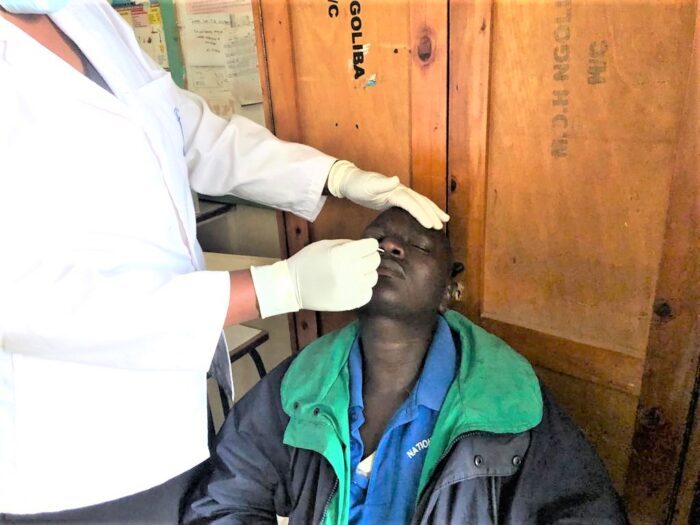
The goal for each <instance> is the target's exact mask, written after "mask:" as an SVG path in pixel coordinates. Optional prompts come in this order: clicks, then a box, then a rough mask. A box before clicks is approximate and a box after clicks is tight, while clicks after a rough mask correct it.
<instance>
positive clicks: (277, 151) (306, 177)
mask: <svg viewBox="0 0 700 525" xmlns="http://www.w3.org/2000/svg"><path fill="white" fill-rule="evenodd" d="M173 89H175V90H176V91H175V92H176V100H177V104H178V107H179V110H180V114H181V122H182V127H183V135H184V139H185V152H186V161H187V166H188V168H189V173H190V185H191V186H192V188H193V189H194V190H195V191H197V192H199V193H203V194H205V195H225V194H231V195H235V196H236V197H240V198H242V199H246V200H249V201H253V202H257V203H260V204H264V205H266V206H271V207H273V208H277V209H280V210H284V211H289V212H292V213H294V214H296V215H298V216H300V217H302V218H304V219H307V220H314V219H315V218H316V216H317V215H318V213H319V212H320V210H321V208H322V207H323V203H324V201H325V197H322V196H321V193H322V191H323V188H324V186H325V183H326V179H327V177H328V172H329V171H330V168H331V166H332V165H333V163H334V162H335V161H336V159H335V158H333V157H330V156H328V155H325V154H323V153H321V152H320V151H318V150H316V149H314V148H311V147H309V146H305V145H302V144H295V143H291V142H285V141H282V140H279V139H278V138H277V137H275V136H274V135H273V134H272V133H270V132H269V131H268V130H267V129H266V128H264V127H263V126H260V125H258V124H256V123H255V122H253V121H251V120H249V119H247V118H245V117H242V116H240V115H234V116H233V117H232V118H231V120H229V121H227V120H225V119H223V118H221V117H219V116H217V115H215V114H214V113H212V111H211V110H210V109H209V107H208V106H207V104H206V102H205V101H204V99H202V98H201V97H199V96H198V95H196V94H194V93H190V92H188V91H185V90H182V89H180V88H178V87H177V86H175V84H174V83H173Z"/></svg>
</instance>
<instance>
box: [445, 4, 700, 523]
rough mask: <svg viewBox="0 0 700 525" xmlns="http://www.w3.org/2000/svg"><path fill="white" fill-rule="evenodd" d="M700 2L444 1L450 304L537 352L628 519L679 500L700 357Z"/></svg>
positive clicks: (661, 517) (657, 517)
mask: <svg viewBox="0 0 700 525" xmlns="http://www.w3.org/2000/svg"><path fill="white" fill-rule="evenodd" d="M696 9H697V6H696V3H695V2H693V1H677V2H675V1H674V2H670V1H669V2H634V3H632V2H612V1H608V2H600V1H585V0H579V1H576V0H571V1H569V0H560V1H554V2H532V1H519V2H500V1H499V2H490V1H482V2H460V1H453V2H451V6H450V37H451V41H450V57H451V59H450V91H449V107H450V112H449V147H448V163H449V177H450V185H449V187H450V190H451V191H450V194H449V197H448V211H449V212H450V214H451V216H452V218H453V222H452V224H451V226H450V236H451V238H452V241H453V245H455V246H456V247H457V249H458V251H459V254H460V257H461V258H463V259H464V260H465V261H466V266H467V271H466V273H465V277H464V280H463V286H464V294H463V297H462V299H461V301H460V302H459V305H458V309H460V310H461V311H462V312H464V313H465V314H467V315H468V316H469V317H471V318H472V319H474V320H476V321H477V322H478V323H479V324H481V325H482V326H484V327H485V328H486V329H488V330H490V331H491V332H493V333H495V334H497V335H499V336H500V337H502V338H503V339H505V340H506V341H508V342H509V343H510V344H511V345H512V346H513V347H514V348H516V349H517V350H518V351H520V352H521V353H522V354H524V355H525V356H526V357H527V358H528V359H529V360H530V361H531V362H532V363H533V364H534V365H535V367H536V369H537V372H538V375H539V376H540V378H541V380H542V382H543V383H544V384H545V385H547V386H548V387H549V388H550V389H551V390H553V392H554V394H555V397H556V398H557V399H558V400H559V402H560V403H561V404H562V405H563V406H564V407H565V408H566V409H567V410H568V412H569V413H570V414H571V415H572V416H573V418H574V419H575V420H576V421H577V423H578V424H579V425H580V426H581V427H582V428H583V429H584V431H585V432H586V434H587V435H588V437H589V439H590V440H591V441H592V442H593V444H594V445H595V447H596V448H597V450H598V452H599V453H600V455H601V456H602V458H603V460H604V461H605V463H606V465H607V467H608V469H609V472H610V474H611V476H612V478H613V481H614V483H615V485H616V487H617V488H618V490H619V491H620V492H621V493H624V494H625V497H626V500H627V502H628V505H629V511H630V516H631V518H632V521H633V523H662V522H665V520H666V519H667V517H668V516H669V515H670V514H669V513H671V512H672V510H673V503H674V496H673V494H674V490H677V487H674V484H675V483H676V478H677V475H678V473H679V472H680V471H681V467H682V459H683V452H682V450H683V448H684V445H683V443H682V435H683V430H684V429H685V426H686V420H687V415H688V408H689V406H690V404H691V397H692V384H693V378H694V371H695V366H696V364H697V354H698V352H697V349H696V348H695V347H694V346H693V345H692V344H690V343H691V341H693V340H694V336H693V329H694V328H693V327H694V326H695V327H696V325H694V324H693V319H694V317H695V319H697V317H696V316H697V303H696V301H695V299H696V298H697V294H696V291H697V285H696V280H697V277H698V274H697V268H696V266H695V262H694V260H695V259H696V258H697V256H698V252H697V244H695V245H693V242H696V241H697V228H696V225H697V214H698V209H697V201H693V198H692V196H693V195H695V196H697V187H698V179H697V171H695V172H693V171H692V168H693V167H694V168H695V169H696V170H697V162H696V160H692V161H691V160H688V161H687V162H686V165H685V166H682V165H680V164H679V162H678V159H679V156H681V155H679V154H680V152H681V151H687V147H688V145H689V144H690V145H692V144H693V143H695V144H696V145H697V135H694V134H693V133H694V132H695V133H697V131H696V130H697V125H690V124H689V122H691V121H692V116H691V115H692V112H691V113H690V114H689V112H688V111H689V106H688V100H689V96H690V95H695V94H696V93H697V82H695V81H693V82H691V81H690V79H692V78H693V75H694V73H696V69H695V68H694V66H692V65H691V58H692V51H693V49H694V40H693V38H694V33H695V20H696V17H697V10H696ZM691 151H695V152H697V149H695V150H692V147H691ZM695 159H696V158H695ZM693 162H694V164H693ZM689 195H690V197H691V198H690V199H689V198H688V196H689ZM691 203H692V204H691ZM681 225H682V227H681V230H682V231H679V230H678V228H679V226H681ZM674 227H675V231H674ZM683 246H686V248H685V249H684V248H683ZM678 256H680V259H678ZM671 297H673V299H671ZM672 318H673V319H674V320H673V321H672V322H671V319H672ZM683 319H684V320H683ZM695 329H696V328H695ZM668 330H670V331H671V333H673V334H675V335H676V340H675V341H672V342H671V344H669V336H666V337H665V338H662V339H663V342H661V341H660V340H659V334H660V333H661V332H664V331H668ZM660 365H662V366H666V368H665V369H664V370H660V369H659V366H660ZM664 382H668V384H667V385H666V386H663V384H664ZM633 443H634V447H633ZM630 462H631V463H630Z"/></svg>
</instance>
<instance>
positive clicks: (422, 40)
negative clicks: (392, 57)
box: [410, 0, 448, 209]
mask: <svg viewBox="0 0 700 525" xmlns="http://www.w3.org/2000/svg"><path fill="white" fill-rule="evenodd" d="M410 35H411V59H412V60H411V86H410V89H411V101H410V104H411V106H410V115H411V186H412V187H413V188H414V189H415V190H416V191H418V192H420V193H422V194H423V195H425V196H427V197H430V198H431V199H432V200H433V202H435V203H436V204H437V205H438V206H440V207H441V208H442V209H446V207H447V192H446V181H445V176H446V173H447V171H446V170H447V89H448V86H447V61H448V49H447V2H444V1H442V0H421V1H416V0H413V1H412V2H410Z"/></svg>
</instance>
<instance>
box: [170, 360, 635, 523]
mask: <svg viewBox="0 0 700 525" xmlns="http://www.w3.org/2000/svg"><path fill="white" fill-rule="evenodd" d="M290 363H291V359H289V360H287V361H285V362H284V363H282V364H281V365H280V366H278V367H277V368H276V369H275V370H273V371H272V372H271V373H270V374H268V376H266V377H265V378H264V379H263V380H262V381H261V382H260V383H258V384H257V385H256V386H255V387H254V388H253V389H252V390H251V391H250V392H249V393H248V394H247V395H245V396H244V397H243V398H242V399H241V400H240V401H239V402H238V403H237V404H236V405H235V407H234V409H233V411H232V413H231V414H230V415H229V417H228V418H227V420H226V422H225V424H224V427H223V428H222V431H221V432H220V434H219V436H218V438H217V444H216V446H215V454H214V455H213V457H212V459H211V472H210V474H209V475H208V476H207V477H206V478H205V479H203V480H202V481H201V483H200V484H199V486H198V487H197V488H196V490H195V491H194V494H193V495H192V497H191V505H190V506H189V508H188V509H187V512H186V515H185V520H184V521H185V523H187V524H200V523H214V524H217V525H224V524H227V525H257V524H270V525H272V524H275V523H277V522H276V517H275V515H276V514H277V515H281V516H289V523H290V525H316V524H320V523H322V520H323V517H324V514H325V510H326V506H327V503H328V502H329V501H330V498H331V496H332V494H333V492H334V490H335V489H336V487H337V478H336V475H335V473H334V471H333V469H332V468H331V466H330V465H329V463H328V462H327V461H326V460H325V459H324V457H323V456H321V455H320V454H318V453H316V452H312V451H309V450H305V449H297V448H292V447H289V446H287V445H284V444H283V442H282V440H283V436H284V432H285V428H286V427H287V423H288V422H289V417H288V416H287V414H286V413H285V412H284V410H283V409H282V404H281V401H280V384H281V381H282V378H283V376H284V374H285V372H286V370H287V368H288V367H289V365H290ZM542 396H543V417H542V421H541V422H540V423H539V425H537V426H536V427H534V428H533V429H531V430H529V431H527V432H523V433H519V434H499V435H496V434H489V433H483V432H474V433H467V434H465V435H463V436H461V437H460V438H459V439H458V440H456V441H455V442H454V443H452V444H451V446H450V447H449V448H448V449H447V450H446V452H445V454H444V456H443V458H442V460H441V461H440V463H439V464H438V467H437V469H436V471H435V473H434V475H433V476H432V477H431V481H430V482H429V484H428V485H427V487H426V489H425V490H424V491H423V494H422V496H421V497H420V500H419V503H418V506H417V509H416V512H415V515H414V519H413V523H414V524H416V525H428V524H430V525H452V524H453V525H457V524H478V525H481V524H484V525H487V524H494V525H505V524H509V525H516V524H517V525H522V524H553V523H556V524H574V523H577V524H584V523H585V524H591V525H604V524H624V523H627V521H626V517H625V514H624V511H623V508H622V506H621V503H620V500H619V498H618V496H617V494H616V493H615V490H614V489H613V487H612V485H611V482H610V479H609V477H608V475H607V473H606V471H605V468H604V467H603V465H602V463H601V461H600V459H599V458H598V456H597V455H596V453H595V452H594V451H593V449H592V448H591V446H590V445H589V444H588V443H587V441H586V439H585V438H584V436H583V434H582V433H581V431H580V430H579V429H578V428H577V427H576V426H575V425H574V423H573V422H572V421H571V420H570V419H569V417H568V416H567V415H566V414H564V413H563V412H562V410H561V409H560V408H559V407H558V406H557V405H556V404H555V402H554V400H553V399H552V396H551V394H550V393H549V392H548V391H547V390H546V389H545V388H542ZM378 525H379V524H378ZM381 525H386V524H381Z"/></svg>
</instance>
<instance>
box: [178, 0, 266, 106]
mask: <svg viewBox="0 0 700 525" xmlns="http://www.w3.org/2000/svg"><path fill="white" fill-rule="evenodd" d="M176 6H177V15H178V26H179V28H180V42H181V47H182V53H183V58H184V62H185V70H186V79H187V88H188V89H189V90H191V91H194V92H195V93H198V94H199V95H201V96H202V97H204V99H205V100H206V101H207V103H208V104H209V106H210V107H211V109H212V111H214V112H215V113H217V114H219V115H221V116H223V117H230V116H231V115H232V114H233V113H235V112H236V108H237V107H240V106H247V105H250V104H257V103H260V102H262V91H261V89H260V76H259V72H258V55H257V51H256V47H255V30H254V27H253V11H252V7H251V4H250V0H185V1H183V2H179V3H178V4H176Z"/></svg>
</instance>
